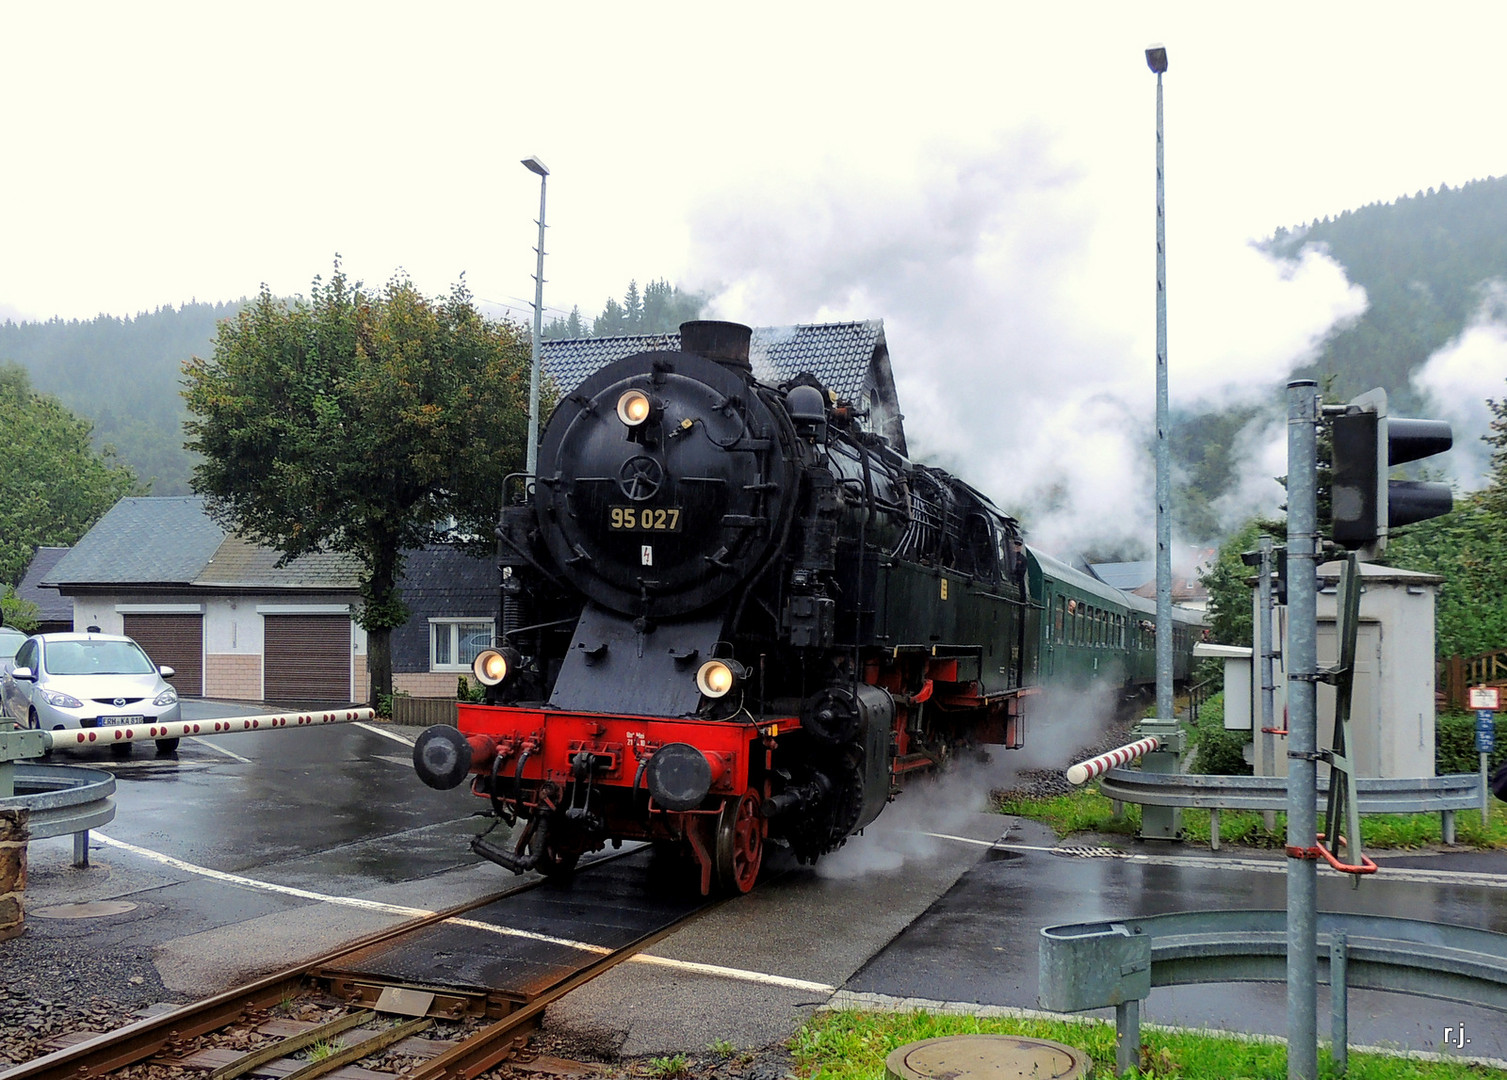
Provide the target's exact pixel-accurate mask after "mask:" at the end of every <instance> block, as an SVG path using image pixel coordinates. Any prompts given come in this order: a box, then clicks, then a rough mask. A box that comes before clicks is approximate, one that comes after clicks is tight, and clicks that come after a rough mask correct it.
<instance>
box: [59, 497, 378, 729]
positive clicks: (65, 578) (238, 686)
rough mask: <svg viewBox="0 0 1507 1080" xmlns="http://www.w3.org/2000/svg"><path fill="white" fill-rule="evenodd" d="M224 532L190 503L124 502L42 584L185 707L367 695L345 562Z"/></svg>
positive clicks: (352, 582) (361, 639)
mask: <svg viewBox="0 0 1507 1080" xmlns="http://www.w3.org/2000/svg"><path fill="white" fill-rule="evenodd" d="M277 558H278V553H277V552H276V551H272V550H269V549H267V548H262V547H259V546H258V545H256V544H253V543H251V542H249V541H247V540H245V539H243V538H241V537H239V536H235V535H233V534H227V533H226V532H225V531H224V530H223V529H221V528H220V527H219V526H218V525H216V524H215V523H214V522H213V521H212V520H210V518H209V517H208V516H207V515H206V514H205V513H204V501H203V500H202V499H200V498H198V497H196V496H187V497H175V498H136V499H122V500H121V501H120V502H119V503H117V504H116V505H115V506H114V507H113V508H112V509H111V510H110V512H109V513H107V514H106V515H105V516H104V517H103V518H101V519H100V521H99V522H98V523H97V524H96V525H95V526H94V528H92V529H90V530H89V532H88V533H87V534H86V535H85V536H84V537H83V539H81V540H80V541H79V542H78V544H77V545H75V546H74V547H73V549H72V550H70V551H69V552H68V554H67V555H65V556H64V557H63V558H62V559H61V560H60V561H59V562H58V564H57V565H56V566H54V567H53V569H52V571H51V572H50V573H49V574H47V576H46V580H45V581H44V582H43V584H44V585H45V586H55V587H56V588H57V589H58V591H59V592H60V593H61V594H62V595H63V596H64V597H65V598H67V599H71V600H72V602H73V627H74V629H75V630H85V629H88V628H89V627H98V628H99V630H100V631H102V632H104V633H109V634H127V635H129V636H131V637H133V638H135V639H136V640H137V641H138V642H140V643H141V645H142V647H143V648H145V649H146V651H147V653H148V654H149V655H150V656H151V657H152V659H153V661H155V662H156V663H158V664H166V665H169V666H171V667H173V668H175V669H176V670H177V675H176V676H175V678H174V679H173V684H174V686H176V687H177V689H178V692H179V693H180V694H182V695H184V696H186V697H209V698H225V699H232V700H250V701H274V702H277V701H284V702H305V701H307V702H337V701H338V702H348V701H364V700H366V698H367V697H368V696H369V695H368V686H369V682H368V678H367V672H366V634H365V632H364V631H363V630H362V629H361V627H359V626H357V625H356V624H355V623H354V622H353V621H352V619H351V614H352V612H354V611H356V610H357V608H358V605H359V603H360V593H359V592H358V591H357V585H356V581H357V569H356V563H355V561H354V560H352V559H350V558H349V557H347V556H344V555H309V556H305V557H304V558H301V559H297V560H295V561H293V562H292V563H290V564H289V565H288V566H285V567H278V566H277V565H276V563H277Z"/></svg>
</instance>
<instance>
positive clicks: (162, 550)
mask: <svg viewBox="0 0 1507 1080" xmlns="http://www.w3.org/2000/svg"><path fill="white" fill-rule="evenodd" d="M224 539H225V531H224V530H223V529H221V528H220V527H219V526H218V525H216V524H215V523H214V522H213V521H211V520H210V519H209V518H208V517H207V516H206V515H205V513H204V500H203V499H202V498H200V497H199V496H197V495H184V496H174V497H170V498H132V499H121V500H120V502H118V503H116V504H115V505H114V506H112V507H111V508H110V510H109V512H108V513H106V514H105V516H104V517H102V518H100V519H99V521H97V522H96V523H95V525H94V528H92V529H90V530H89V531H88V532H87V533H85V534H84V537H83V539H82V540H80V541H79V542H78V543H77V544H75V545H74V546H73V548H72V549H71V550H70V551H69V552H68V554H66V555H64V556H63V558H62V559H61V560H60V561H59V562H58V564H57V565H56V566H54V567H53V568H52V572H51V573H50V574H48V575H47V576H46V578H45V579H44V581H43V584H44V585H57V586H62V587H67V586H70V585H166V584H185V583H187V582H190V581H193V579H194V578H195V577H197V576H198V574H199V571H200V570H202V569H204V565H205V564H206V563H207V562H209V560H210V558H211V557H212V556H213V555H214V553H215V550H216V549H217V548H218V547H219V546H220V543H221V542H222V541H223V540H224Z"/></svg>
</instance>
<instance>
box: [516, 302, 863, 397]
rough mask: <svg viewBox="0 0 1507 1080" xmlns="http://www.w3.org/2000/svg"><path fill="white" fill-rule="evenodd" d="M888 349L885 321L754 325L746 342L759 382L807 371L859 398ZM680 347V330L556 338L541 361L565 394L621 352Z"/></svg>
mask: <svg viewBox="0 0 1507 1080" xmlns="http://www.w3.org/2000/svg"><path fill="white" fill-rule="evenodd" d="M884 347H885V343H884V322H883V320H881V319H870V320H868V321H865V322H846V323H811V324H806V325H801V326H756V327H754V331H753V339H752V341H750V342H749V346H748V360H749V363H750V364H751V365H752V366H753V370H754V375H756V376H757V377H758V379H759V380H760V381H761V382H766V383H771V384H779V383H781V382H784V381H785V380H786V379H789V378H790V377H792V376H794V375H799V374H800V373H801V372H803V371H809V372H811V374H813V375H815V376H816V377H817V378H818V379H820V380H821V381H822V384H823V385H824V386H826V387H827V389H829V390H834V391H836V392H837V395H838V397H840V398H846V399H848V400H850V401H856V400H857V399H858V395H859V393H860V391H861V390H862V389H863V379H864V375H865V373H866V372H867V371H868V369H869V364H870V363H871V362H872V361H873V359H874V354H875V352H877V351H878V350H879V349H881V348H884ZM679 348H680V335H679V334H678V333H676V334H638V335H633V336H628V337H609V338H565V339H558V338H557V339H554V340H551V341H544V342H541V343H540V347H539V363H540V365H541V366H542V367H543V368H544V371H545V374H547V375H548V376H549V377H550V379H551V380H552V381H553V382H554V384H555V387H556V388H557V389H558V390H559V391H560V392H561V393H562V394H563V393H569V392H570V391H571V390H573V389H575V388H576V387H577V386H579V385H580V384H581V381H582V380H583V379H585V378H586V376H588V375H590V374H591V373H592V372H594V371H596V370H597V368H599V367H601V366H602V365H603V364H606V363H608V362H610V361H612V360H616V359H618V358H619V357H621V356H631V355H632V354H633V353H637V352H653V351H659V350H671V351H674V350H678V349H679Z"/></svg>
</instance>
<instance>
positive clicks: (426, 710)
mask: <svg viewBox="0 0 1507 1080" xmlns="http://www.w3.org/2000/svg"><path fill="white" fill-rule="evenodd" d="M392 722H393V723H394V724H403V725H406V726H408V727H430V726H431V725H434V724H449V725H450V726H451V727H454V726H455V699H454V698H426V697H404V696H403V695H402V694H398V695H397V696H395V697H394V698H393V699H392Z"/></svg>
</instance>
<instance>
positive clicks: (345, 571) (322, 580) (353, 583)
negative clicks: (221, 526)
mask: <svg viewBox="0 0 1507 1080" xmlns="http://www.w3.org/2000/svg"><path fill="white" fill-rule="evenodd" d="M280 555H281V553H280V552H277V551H274V550H272V549H271V548H264V547H262V546H261V545H259V544H255V543H253V542H252V541H250V540H247V539H246V538H244V537H241V536H235V535H231V536H227V537H225V539H224V540H223V541H221V542H220V546H219V547H218V548H217V549H215V553H214V554H213V555H212V556H210V559H209V562H208V563H206V564H205V566H204V569H203V570H201V571H200V572H199V575H198V576H197V577H196V578H194V581H193V584H194V585H197V586H201V587H204V588H211V589H212V588H240V589H245V588H267V589H337V590H341V591H348V590H351V589H356V588H358V587H359V584H360V583H359V575H360V572H361V564H360V563H359V562H357V560H356V559H355V558H354V557H352V556H350V555H343V554H340V553H338V552H314V553H313V554H310V555H304V556H301V557H300V558H297V559H294V560H293V561H292V562H291V563H289V564H288V565H287V566H283V567H279V566H278V565H277V560H278V558H279V557H280Z"/></svg>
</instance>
